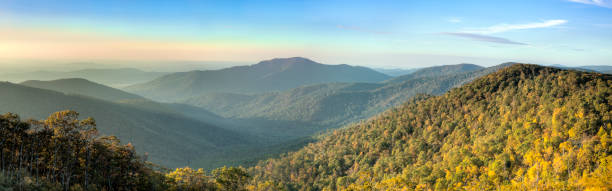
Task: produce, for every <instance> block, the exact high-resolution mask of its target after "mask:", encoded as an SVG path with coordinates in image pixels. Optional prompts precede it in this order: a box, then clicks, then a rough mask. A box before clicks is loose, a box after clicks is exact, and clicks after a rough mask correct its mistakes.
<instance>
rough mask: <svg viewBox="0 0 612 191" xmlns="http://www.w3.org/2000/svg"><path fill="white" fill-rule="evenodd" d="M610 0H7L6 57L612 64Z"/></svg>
mask: <svg viewBox="0 0 612 191" xmlns="http://www.w3.org/2000/svg"><path fill="white" fill-rule="evenodd" d="M611 31H612V1H610V0H537V1H536V0H531V1H527V0H513V1H475V0H466V1H458V0H457V1H451V0H449V1H138V0H134V1H109V0H107V1H27V0H9V1H6V0H0V59H3V60H23V59H34V60H52V61H56V62H57V61H67V62H68V61H97V60H123V61H130V60H133V61H143V60H150V61H156V60H163V61H231V62H251V63H254V62H257V61H258V60H263V59H269V58H272V57H291V56H304V57H309V58H312V59H313V60H316V61H319V62H322V63H329V64H342V63H346V64H353V65H365V66H372V67H384V68H396V67H401V68H412V67H422V66H430V65H441V64H457V63H463V62H471V63H475V64H480V65H495V64H499V63H501V62H506V61H520V62H531V63H538V64H564V65H611V64H612V62H611V60H612V47H611V45H612V32H611Z"/></svg>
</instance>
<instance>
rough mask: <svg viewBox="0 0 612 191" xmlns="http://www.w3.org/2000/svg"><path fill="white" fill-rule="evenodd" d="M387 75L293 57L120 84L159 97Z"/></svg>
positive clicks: (376, 78)
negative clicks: (143, 81) (134, 83)
mask: <svg viewBox="0 0 612 191" xmlns="http://www.w3.org/2000/svg"><path fill="white" fill-rule="evenodd" d="M389 78H390V77H389V76H387V75H385V74H382V73H380V72H377V71H374V70H372V69H369V68H365V67H358V66H349V65H326V64H320V63H317V62H314V61H312V60H309V59H306V58H301V57H294V58H277V59H272V60H266V61H261V62H259V63H257V64H254V65H250V66H236V67H231V68H226V69H221V70H207V71H190V72H179V73H173V74H169V75H165V76H163V77H160V78H157V79H155V80H152V81H150V82H146V83H142V84H136V85H133V86H129V87H126V88H124V89H125V90H126V91H129V92H133V93H136V94H139V95H142V96H145V97H147V98H151V99H153V100H159V101H177V100H182V99H185V98H189V97H193V96H199V95H202V94H204V93H261V92H270V91H279V90H287V89H291V88H295V87H298V86H302V85H311V84H317V83H328V82H379V81H383V80H386V79H389Z"/></svg>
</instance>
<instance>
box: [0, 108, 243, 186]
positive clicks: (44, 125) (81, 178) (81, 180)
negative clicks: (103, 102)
mask: <svg viewBox="0 0 612 191" xmlns="http://www.w3.org/2000/svg"><path fill="white" fill-rule="evenodd" d="M79 119H80V117H79V114H78V113H77V112H75V111H59V112H55V113H53V114H51V115H50V116H49V117H48V118H46V119H44V120H39V121H37V120H29V121H24V120H22V119H21V118H20V117H19V116H18V115H16V114H12V113H7V114H4V115H0V156H1V157H0V163H1V164H0V190H27V191H29V190H41V191H42V190H44V191H47V190H58V191H59V190H74V191H80V190H142V191H154V190H172V191H182V190H210V191H216V190H218V191H236V190H244V188H245V184H246V183H247V181H248V180H249V177H250V176H249V175H248V174H247V173H246V172H245V170H244V169H243V168H236V167H230V168H227V167H223V168H218V169H215V170H212V171H211V172H210V173H208V172H206V171H204V170H202V169H197V170H194V169H191V168H189V167H186V168H177V169H176V170H170V171H168V170H166V169H163V168H159V167H157V166H156V165H155V164H151V163H149V162H146V156H145V157H144V159H143V157H142V155H137V154H136V152H135V150H134V146H133V145H131V144H129V143H128V144H121V143H120V141H119V139H117V138H116V137H114V136H99V135H98V131H97V130H96V123H95V120H93V119H92V118H87V119H83V120H79Z"/></svg>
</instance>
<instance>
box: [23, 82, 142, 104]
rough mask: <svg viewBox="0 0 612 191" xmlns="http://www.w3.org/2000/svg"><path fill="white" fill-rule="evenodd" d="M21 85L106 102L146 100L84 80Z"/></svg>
mask: <svg viewBox="0 0 612 191" xmlns="http://www.w3.org/2000/svg"><path fill="white" fill-rule="evenodd" d="M19 84H21V85H24V86H29V87H33V88H40V89H47V90H53V91H58V92H63V93H66V94H79V95H85V96H89V97H93V98H98V99H102V100H106V101H121V100H130V99H144V98H143V97H140V96H138V95H134V94H131V93H127V92H124V91H121V90H118V89H115V88H111V87H108V86H105V85H102V84H98V83H95V82H91V81H89V80H86V79H82V78H69V79H58V80H51V81H39V80H28V81H25V82H22V83H19Z"/></svg>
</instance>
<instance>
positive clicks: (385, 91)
mask: <svg viewBox="0 0 612 191" xmlns="http://www.w3.org/2000/svg"><path fill="white" fill-rule="evenodd" d="M507 65H511V63H509V64H503V65H499V66H496V67H490V68H483V69H478V70H474V69H475V68H480V67H477V66H475V65H465V64H460V65H449V66H440V67H432V68H424V69H421V70H423V72H422V73H421V72H417V73H420V74H418V76H420V77H416V76H412V77H407V76H402V77H398V78H401V80H400V79H397V80H396V79H392V80H389V81H387V82H385V83H327V84H318V85H311V86H304V87H299V88H295V89H291V90H288V91H283V92H274V93H264V94H251V95H247V94H221V93H217V94H205V95H203V96H199V97H193V98H190V99H186V100H183V101H181V102H183V103H186V104H191V105H195V106H199V107H203V108H205V109H207V110H209V111H212V112H215V113H217V114H219V115H222V116H224V117H230V118H264V119H274V120H281V119H282V120H292V121H304V122H314V123H319V124H321V125H322V126H327V127H328V128H334V127H339V126H341V125H342V124H346V123H349V122H352V121H355V120H359V119H364V118H367V117H370V116H372V115H374V114H376V113H379V112H382V111H384V110H386V109H388V108H390V107H394V106H397V105H399V104H401V103H402V102H404V101H407V100H408V99H409V98H410V97H412V96H415V95H417V94H434V95H437V94H442V93H444V92H446V91H448V90H449V89H451V88H453V87H456V86H459V85H462V84H464V83H466V82H469V81H471V80H473V79H474V78H476V77H480V76H483V75H486V74H489V73H491V72H495V71H496V70H498V69H499V68H503V67H505V66H507ZM421 70H419V71H421ZM433 71H445V72H444V73H445V75H442V74H439V73H441V72H433ZM426 74H430V75H426Z"/></svg>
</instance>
